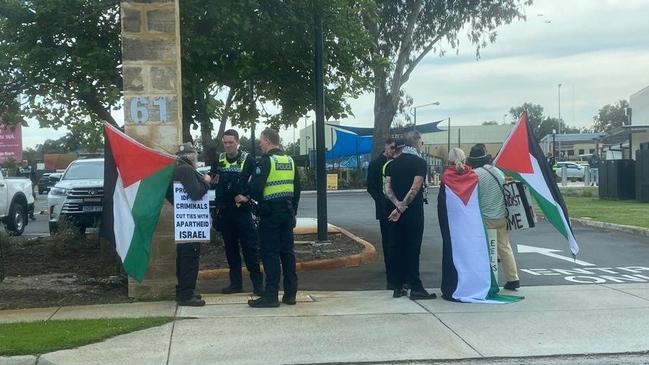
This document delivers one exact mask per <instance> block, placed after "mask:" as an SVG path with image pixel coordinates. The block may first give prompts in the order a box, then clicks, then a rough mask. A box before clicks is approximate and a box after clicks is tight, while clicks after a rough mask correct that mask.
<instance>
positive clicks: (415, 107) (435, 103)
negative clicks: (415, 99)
mask: <svg viewBox="0 0 649 365" xmlns="http://www.w3.org/2000/svg"><path fill="white" fill-rule="evenodd" d="M430 105H439V101H434V102H432V103H428V104H421V105H416V106H413V107H412V109H413V110H414V112H413V114H414V116H415V125H417V108H422V107H425V106H430Z"/></svg>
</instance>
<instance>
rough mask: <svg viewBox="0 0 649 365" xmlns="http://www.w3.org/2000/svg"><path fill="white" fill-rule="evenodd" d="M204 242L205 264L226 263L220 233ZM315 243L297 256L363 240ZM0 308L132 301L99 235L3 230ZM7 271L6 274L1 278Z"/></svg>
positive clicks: (345, 249) (305, 241)
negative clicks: (21, 233)
mask: <svg viewBox="0 0 649 365" xmlns="http://www.w3.org/2000/svg"><path fill="white" fill-rule="evenodd" d="M213 236H214V239H213V240H212V242H211V243H206V244H203V245H202V250H201V270H204V269H220V268H227V267H228V265H227V261H226V258H225V250H224V246H223V242H222V241H221V238H220V235H213ZM329 239H330V240H331V244H329V245H313V244H312V243H313V242H314V241H315V240H316V237H315V235H299V236H296V237H295V241H296V242H295V255H296V259H297V261H298V262H300V261H311V260H319V259H328V258H336V257H342V256H348V255H353V254H357V253H359V252H361V251H362V249H363V246H362V245H361V244H359V243H358V242H356V241H354V240H351V239H350V238H348V237H347V236H345V235H342V234H332V235H330V236H329ZM0 246H1V249H2V250H1V251H0V253H1V257H0V280H1V281H0V309H15V308H36V307H50V306H69V305H85V304H107V303H124V302H131V301H133V299H131V298H129V297H128V291H127V286H128V285H127V279H126V276H125V275H124V273H123V271H122V269H121V265H120V261H119V258H118V257H117V256H116V254H115V251H114V249H113V248H112V247H108V246H109V245H107V244H106V243H105V241H101V242H100V241H99V240H98V239H97V237H96V236H93V235H88V237H87V238H86V237H76V236H70V235H62V236H60V237H58V236H57V237H37V238H29V237H7V236H6V235H2V233H0ZM3 277H4V280H2V278H3Z"/></svg>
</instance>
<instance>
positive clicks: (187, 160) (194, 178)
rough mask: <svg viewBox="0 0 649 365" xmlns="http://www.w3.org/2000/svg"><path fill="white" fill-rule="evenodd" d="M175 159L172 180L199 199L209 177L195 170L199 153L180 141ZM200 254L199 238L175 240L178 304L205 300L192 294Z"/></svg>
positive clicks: (170, 192) (199, 304)
mask: <svg viewBox="0 0 649 365" xmlns="http://www.w3.org/2000/svg"><path fill="white" fill-rule="evenodd" d="M176 155H177V156H178V163H177V166H176V170H175V171H174V178H173V180H174V181H178V182H179V183H181V184H182V186H183V188H184V189H185V191H186V192H187V195H188V196H189V198H190V199H191V200H200V199H201V198H202V197H203V196H204V195H205V194H207V190H208V189H209V183H210V177H209V176H208V175H201V174H200V173H198V172H197V171H196V164H197V162H198V154H197V152H196V150H195V149H194V147H193V146H192V144H191V143H183V144H182V145H180V147H179V148H178V152H176ZM167 200H168V201H169V202H171V203H173V202H174V194H173V184H170V185H169V189H168V190H167ZM200 254H201V243H200V242H177V244H176V278H177V280H178V286H177V287H176V288H177V289H176V301H177V302H178V305H182V306H191V307H202V306H204V305H205V301H204V300H203V299H202V298H201V296H200V295H198V294H195V290H196V280H197V279H198V261H199V257H200Z"/></svg>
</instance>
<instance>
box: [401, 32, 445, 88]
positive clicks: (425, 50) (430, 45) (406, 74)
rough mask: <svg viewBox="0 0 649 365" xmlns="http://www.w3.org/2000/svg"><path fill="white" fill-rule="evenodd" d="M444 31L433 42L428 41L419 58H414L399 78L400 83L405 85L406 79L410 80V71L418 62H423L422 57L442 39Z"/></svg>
mask: <svg viewBox="0 0 649 365" xmlns="http://www.w3.org/2000/svg"><path fill="white" fill-rule="evenodd" d="M445 31H446V30H445V29H443V30H442V31H441V32H440V33H439V34H438V35H437V37H435V38H433V40H432V41H430V43H428V45H426V47H425V48H424V50H423V51H422V52H421V54H419V56H417V58H415V59H414V61H412V62H411V63H410V64H409V65H408V69H407V70H406V72H404V73H403V75H402V76H401V80H402V83H404V84H405V83H406V82H407V81H408V79H409V78H410V74H411V73H412V71H414V70H415V67H417V65H418V64H419V62H421V60H423V59H424V57H426V55H427V54H428V52H430V51H431V50H432V49H433V47H434V46H435V44H436V43H437V42H439V40H440V39H442V37H444V34H445Z"/></svg>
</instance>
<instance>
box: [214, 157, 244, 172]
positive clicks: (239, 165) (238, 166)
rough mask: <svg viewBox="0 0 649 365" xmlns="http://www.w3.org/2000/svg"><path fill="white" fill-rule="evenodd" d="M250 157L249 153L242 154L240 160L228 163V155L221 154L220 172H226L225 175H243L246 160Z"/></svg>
mask: <svg viewBox="0 0 649 365" xmlns="http://www.w3.org/2000/svg"><path fill="white" fill-rule="evenodd" d="M247 157H248V153H247V152H241V154H240V155H239V158H238V159H237V160H236V161H234V162H230V161H228V159H227V157H226V154H225V153H224V152H221V154H220V155H219V166H220V169H219V170H220V171H219V172H225V173H235V174H238V173H241V171H243V168H244V166H245V165H246V158H247Z"/></svg>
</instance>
